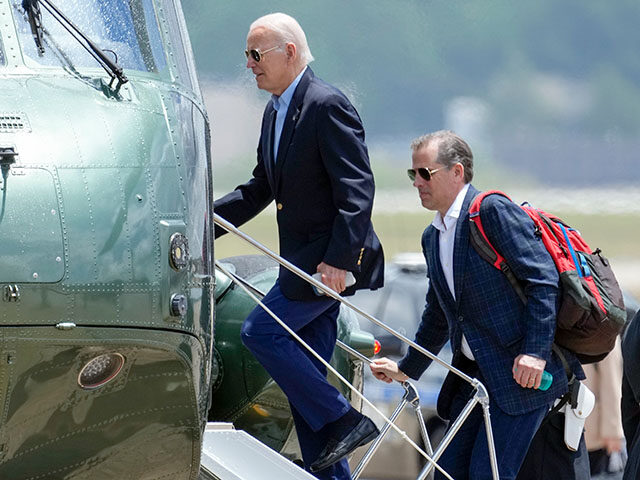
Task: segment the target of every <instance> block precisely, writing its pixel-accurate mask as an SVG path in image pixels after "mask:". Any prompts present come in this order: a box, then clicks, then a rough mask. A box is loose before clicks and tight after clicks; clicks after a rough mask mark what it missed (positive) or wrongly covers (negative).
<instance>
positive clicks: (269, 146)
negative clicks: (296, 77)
mask: <svg viewBox="0 0 640 480" xmlns="http://www.w3.org/2000/svg"><path fill="white" fill-rule="evenodd" d="M275 114H276V112H275V109H274V108H273V104H272V101H271V100H270V101H269V103H268V104H267V107H266V109H265V111H264V115H263V118H262V133H261V136H260V143H259V146H258V164H257V165H256V167H255V169H254V170H253V178H251V180H249V181H248V182H247V183H245V184H244V185H240V186H238V187H237V188H236V189H235V190H234V191H233V192H231V193H229V194H228V195H225V196H224V197H223V198H221V199H220V200H218V201H216V202H215V211H216V213H217V214H218V215H220V216H221V217H223V218H225V219H227V220H228V221H229V222H231V223H232V224H234V225H235V226H239V225H242V224H243V223H245V222H246V221H247V220H250V219H251V218H253V217H254V216H256V215H257V214H258V213H259V212H260V211H262V210H263V209H264V208H265V207H266V206H267V205H268V204H269V203H270V202H271V201H272V200H274V199H275V201H276V205H277V222H278V234H279V240H280V255H282V256H283V257H284V258H286V259H287V260H289V261H290V262H292V263H293V264H294V265H296V266H298V267H299V268H301V269H302V270H304V271H305V272H307V273H310V274H313V273H315V272H316V267H317V265H318V264H319V263H320V262H323V261H324V262H325V263H327V264H329V265H332V266H334V267H338V268H342V269H345V270H348V271H351V272H353V274H354V276H355V277H356V284H355V286H354V287H350V288H348V289H347V290H346V291H345V292H343V295H349V294H352V293H353V292H354V291H355V290H357V289H368V288H372V289H375V288H378V287H381V286H382V284H383V273H384V258H383V254H382V247H381V246H380V242H379V240H378V237H377V236H376V234H375V232H374V231H373V225H372V224H371V220H370V219H371V209H372V206H373V195H374V189H375V186H374V182H373V174H372V172H371V167H370V165H369V157H368V153H367V147H366V145H365V143H364V129H363V127H362V122H361V120H360V117H359V116H358V113H357V112H356V110H355V108H353V106H352V105H351V103H350V102H349V100H348V99H347V98H346V97H345V96H344V95H343V94H342V92H340V91H339V90H338V89H336V88H334V87H332V86H331V85H329V84H327V83H325V82H323V81H322V80H320V79H319V78H317V77H315V76H314V74H313V72H312V71H311V69H310V68H307V71H306V72H305V73H304V75H303V76H302V78H301V79H300V83H299V84H298V86H297V88H296V90H295V93H294V95H293V98H292V99H291V103H290V104H289V108H288V110H287V115H286V118H285V121H284V126H283V128H282V134H281V137H280V143H279V146H278V156H277V158H276V159H275V161H274V159H273V153H272V151H273V139H272V136H273V124H274V123H275ZM223 233H224V232H223V231H222V229H220V228H219V227H216V237H218V236H219V235H221V234H223ZM279 280H280V288H281V290H282V292H283V293H284V295H285V296H287V297H288V298H290V299H294V300H313V299H316V298H317V296H316V295H315V294H314V293H313V291H312V289H311V287H310V285H309V284H308V283H306V282H305V281H303V280H302V279H300V278H299V277H298V276H297V275H295V274H293V273H291V272H289V271H288V270H286V269H284V268H283V267H281V268H280V277H279Z"/></svg>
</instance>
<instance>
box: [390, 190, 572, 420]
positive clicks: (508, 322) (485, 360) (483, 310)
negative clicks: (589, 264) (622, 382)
mask: <svg viewBox="0 0 640 480" xmlns="http://www.w3.org/2000/svg"><path fill="white" fill-rule="evenodd" d="M478 193H479V192H478V190H476V189H475V188H473V186H470V187H469V190H468V192H467V195H466V197H465V199H464V203H463V206H462V210H461V212H460V217H459V219H458V222H457V225H456V233H455V244H454V254H453V273H454V284H455V292H456V299H455V300H454V299H453V296H452V295H451V292H450V291H449V287H448V286H447V282H446V279H445V277H444V273H443V270H442V266H441V263H440V254H439V241H438V238H439V232H438V230H437V229H436V228H435V227H433V225H430V226H429V227H428V228H427V229H426V230H425V231H424V234H423V236H422V248H423V252H424V255H425V258H426V260H427V265H428V269H429V270H428V271H429V279H430V282H429V290H428V292H427V305H426V307H425V310H424V313H423V316H422V321H421V323H420V326H419V328H418V332H417V334H416V343H418V344H419V345H422V346H424V347H425V348H427V349H428V350H430V351H432V352H435V353H438V352H439V351H440V349H441V348H442V346H443V345H444V344H445V343H446V341H447V340H450V341H451V345H452V350H453V351H454V358H455V356H456V353H457V354H458V355H459V354H460V353H459V352H460V349H461V339H462V334H463V333H464V335H465V337H466V339H467V341H468V342H469V346H470V347H471V350H472V352H473V354H474V357H475V359H476V362H477V363H478V367H479V368H480V371H481V373H482V375H483V377H484V378H485V380H486V387H487V389H488V391H489V395H490V397H491V400H492V401H495V402H497V405H498V406H499V407H500V408H501V409H502V410H503V411H505V412H506V413H508V414H512V415H518V414H522V413H526V412H529V411H532V410H534V409H537V408H540V407H542V406H543V405H545V404H548V403H550V402H551V401H552V400H553V399H554V398H556V397H559V396H562V395H563V394H564V393H565V392H566V391H567V376H566V373H565V371H564V368H563V366H562V363H561V361H560V360H559V359H558V358H557V356H556V355H555V354H552V351H551V345H552V342H553V336H554V332H555V316H556V309H557V307H556V303H557V302H556V300H557V296H558V273H557V270H556V268H555V266H554V263H553V260H552V259H551V256H550V255H549V253H548V252H547V250H546V249H545V247H544V245H543V243H542V241H541V240H540V238H539V237H537V236H536V235H535V234H534V224H533V222H532V221H531V219H530V218H529V217H528V215H527V214H526V213H525V212H524V211H523V210H522V209H521V208H520V207H518V206H517V205H515V204H514V203H512V202H510V201H508V200H507V199H505V198H504V197H501V196H498V195H492V196H489V197H487V198H486V199H485V201H484V202H483V204H482V223H483V225H484V227H485V230H486V232H487V235H488V236H489V239H490V240H491V243H492V244H493V245H494V246H495V247H496V249H497V250H498V251H499V252H500V253H501V254H502V255H503V256H504V257H505V259H506V261H507V263H508V264H509V265H510V266H511V268H512V270H513V272H514V274H515V275H516V277H517V278H518V280H519V281H520V283H521V285H522V286H523V287H524V292H525V295H526V296H527V299H528V302H527V304H526V305H524V304H523V303H522V301H521V300H520V299H519V297H518V295H517V294H516V293H515V291H514V289H513V288H512V287H511V285H510V284H509V281H508V280H507V278H506V276H505V275H504V274H503V273H502V272H500V271H499V270H497V269H496V268H494V267H493V266H492V265H490V264H489V263H488V262H486V261H485V260H483V259H482V258H481V257H480V256H479V255H478V254H477V253H476V251H475V250H474V248H473V246H471V244H470V240H469V205H470V204H471V201H472V199H473V198H474V197H475V196H476V195H477V194H478ZM521 353H524V354H530V355H536V356H538V357H541V358H543V359H545V360H546V361H547V365H546V367H545V370H547V371H548V372H550V373H551V374H552V375H553V383H552V386H551V387H550V388H549V389H548V390H547V391H546V392H542V391H540V390H533V389H525V388H522V387H521V386H520V385H518V384H517V383H516V382H515V380H514V379H513V375H512V372H511V369H512V366H513V360H514V359H515V357H516V356H518V355H519V354H521ZM566 356H567V358H568V359H569V360H570V363H571V366H572V369H573V370H574V371H575V373H577V374H578V376H580V377H582V378H584V377H583V375H582V370H581V368H580V366H579V364H578V363H577V361H576V360H575V357H573V355H571V354H570V353H568V352H566ZM428 365H429V360H428V359H427V358H426V357H424V356H423V355H421V354H420V353H419V352H417V351H416V350H414V349H413V348H410V349H409V352H408V353H407V356H405V358H404V359H403V360H402V361H401V362H400V365H399V366H400V369H401V370H402V371H403V372H405V373H406V374H407V375H409V376H410V377H412V378H415V379H417V378H418V377H419V376H420V375H421V374H422V372H423V371H424V369H425V368H426V367H427V366H428Z"/></svg>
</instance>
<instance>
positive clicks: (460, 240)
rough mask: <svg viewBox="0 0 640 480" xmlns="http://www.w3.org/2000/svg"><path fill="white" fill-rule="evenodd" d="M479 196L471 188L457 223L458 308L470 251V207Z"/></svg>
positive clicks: (454, 277)
mask: <svg viewBox="0 0 640 480" xmlns="http://www.w3.org/2000/svg"><path fill="white" fill-rule="evenodd" d="M477 194H478V190H476V189H475V188H473V186H472V185H470V186H469V190H468V191H467V194H466V195H465V197H464V202H462V208H461V209H460V216H459V217H458V221H457V222H456V235H455V243H454V244H453V283H454V288H455V292H456V307H457V306H459V305H460V297H461V296H462V295H461V292H462V279H463V278H464V270H465V267H466V264H467V262H466V259H467V251H468V250H469V206H470V205H471V201H472V200H473V198H474V197H475V196H476V195H477Z"/></svg>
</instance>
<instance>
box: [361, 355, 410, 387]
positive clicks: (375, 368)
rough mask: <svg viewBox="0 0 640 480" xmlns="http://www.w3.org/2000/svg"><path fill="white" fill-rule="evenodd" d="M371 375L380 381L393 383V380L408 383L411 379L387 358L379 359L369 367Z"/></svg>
mask: <svg viewBox="0 0 640 480" xmlns="http://www.w3.org/2000/svg"><path fill="white" fill-rule="evenodd" d="M369 367H370V368H371V373H373V376H374V377H376V378H377V379H378V380H382V381H383V382H387V383H391V382H392V381H393V380H397V381H398V382H406V381H407V380H409V377H408V376H407V375H406V374H405V373H404V372H403V371H402V370H400V369H399V368H398V364H397V363H396V362H394V361H393V360H390V359H388V358H387V357H382V358H378V359H377V360H374V361H373V362H371V364H370V365H369Z"/></svg>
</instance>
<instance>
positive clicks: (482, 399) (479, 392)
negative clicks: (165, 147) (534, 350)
mask: <svg viewBox="0 0 640 480" xmlns="http://www.w3.org/2000/svg"><path fill="white" fill-rule="evenodd" d="M213 221H214V223H215V224H216V225H218V226H220V227H221V228H223V229H224V230H226V231H227V232H230V233H233V234H234V235H236V236H237V237H239V238H241V239H242V240H244V241H246V242H247V243H249V244H251V245H253V246H254V247H255V248H257V249H258V250H260V251H261V252H262V253H264V254H265V255H267V256H268V257H270V258H271V259H273V260H275V261H276V262H277V263H279V264H280V265H282V266H283V267H285V268H286V269H288V270H289V271H291V272H293V273H295V274H296V275H298V276H299V277H300V278H302V279H303V280H305V281H307V282H308V283H309V284H311V285H313V286H314V287H315V288H316V289H318V290H320V291H321V292H323V293H324V294H325V295H327V296H330V297H331V298H333V299H335V300H337V301H338V302H340V303H342V304H343V305H345V306H346V307H347V308H349V309H351V310H353V311H354V312H356V313H358V314H360V315H361V316H362V317H364V318H366V319H367V320H369V321H371V322H372V323H374V324H376V325H378V326H379V327H381V328H383V329H384V330H386V331H387V332H388V333H390V334H391V335H393V336H394V337H396V338H398V339H399V340H401V341H402V342H404V343H406V344H408V345H410V346H411V347H413V348H414V349H415V350H417V351H418V352H420V353H422V354H423V355H425V356H426V357H427V358H429V359H431V360H432V361H435V362H436V363H438V364H440V365H442V366H443V367H444V368H446V369H447V370H449V371H450V372H452V373H454V374H455V375H457V376H459V377H460V378H462V379H463V380H464V381H466V382H468V383H469V384H471V386H472V387H473V388H474V390H475V394H474V396H473V397H472V398H471V399H470V400H469V402H468V403H467V405H466V406H465V408H464V409H463V410H462V412H461V413H460V415H458V417H457V418H456V420H455V421H454V422H453V423H452V424H451V426H450V428H449V429H448V431H447V433H446V434H445V436H444V437H443V439H442V440H441V442H440V444H439V445H438V448H437V449H436V451H435V452H434V454H433V458H431V456H430V455H427V454H426V453H425V452H423V451H422V449H420V447H418V446H417V445H416V444H415V443H414V442H413V441H412V440H411V439H409V438H408V437H407V435H406V433H404V432H402V431H401V430H399V429H398V428H397V427H396V426H395V425H394V424H393V422H390V421H389V419H387V418H386V417H385V416H384V415H383V414H382V412H380V411H379V410H378V409H377V408H376V407H375V406H373V405H372V404H371V402H369V401H368V400H367V399H366V398H364V397H362V394H360V392H359V391H357V389H355V388H354V387H353V386H352V385H351V384H350V383H349V382H348V381H346V380H345V379H344V378H343V377H342V376H341V375H340V374H339V373H338V372H337V371H335V370H334V369H333V368H332V367H331V366H330V365H328V364H327V365H328V367H329V369H330V370H332V371H333V373H334V374H336V375H337V376H338V378H340V379H341V381H343V382H346V384H347V385H348V386H350V387H351V388H352V389H353V390H354V391H355V392H356V394H357V395H359V396H360V397H361V398H362V399H363V400H364V401H365V402H366V403H367V404H368V405H369V406H370V407H371V408H373V410H375V411H376V412H377V413H378V414H379V415H381V416H382V417H383V418H384V419H385V421H386V422H387V424H389V425H390V426H391V428H394V429H395V430H396V431H397V432H398V433H399V434H400V435H401V436H403V438H405V440H407V441H408V442H409V443H410V444H412V446H413V447H414V448H415V449H417V450H418V451H419V452H420V453H421V454H422V455H423V456H424V457H425V458H426V459H427V460H428V462H427V465H425V467H424V468H423V470H422V472H420V475H419V476H418V478H417V480H425V479H426V477H427V475H428V474H429V473H430V472H431V471H432V470H433V469H434V468H437V469H438V470H440V471H441V472H443V473H445V475H446V476H447V477H449V475H448V474H446V472H444V471H443V470H442V469H441V467H440V466H439V465H437V463H436V462H437V461H438V459H439V458H440V456H441V455H442V453H443V452H444V450H445V449H446V447H447V446H448V445H449V443H451V440H452V439H453V437H454V436H455V434H456V433H457V432H458V430H459V429H460V426H461V425H462V423H463V422H464V421H465V420H466V419H467V418H468V417H469V415H470V414H471V411H472V410H473V408H474V407H475V406H476V404H478V403H479V404H480V405H481V406H482V410H483V415H484V422H485V430H486V435H487V445H488V448H489V460H490V463H491V473H492V476H493V479H494V480H498V478H499V476H498V462H497V458H496V452H495V443H494V440H493V430H492V428H491V420H490V413H489V394H488V392H487V389H486V387H485V386H484V384H483V383H482V382H480V380H478V379H477V378H472V377H470V376H469V375H467V374H465V373H464V372H462V371H460V370H459V369H457V368H455V367H454V366H452V365H449V364H448V363H447V362H445V361H444V360H442V359H440V358H438V357H437V356H436V355H434V354H433V353H431V352H430V351H428V350H427V349H426V348H424V347H422V346H420V345H418V344H417V343H416V342H414V341H412V340H410V339H409V338H407V337H405V336H404V335H402V334H400V333H399V332H396V331H395V330H393V329H392V328H390V327H389V326H387V325H385V324H384V323H383V322H381V321H380V320H378V319H377V318H375V317H373V316H372V315H370V314H368V313H367V312H365V311H364V310H362V309H360V308H359V307H357V306H356V305H354V304H352V303H351V302H349V301H348V300H346V299H345V298H343V297H341V296H340V294H338V293H337V292H335V291H334V290H332V289H331V288H329V287H327V286H326V285H325V284H324V283H322V282H319V281H318V280H316V279H315V278H313V277H312V276H311V275H309V274H308V273H306V272H305V271H303V270H301V269H300V268H298V267H297V266H295V265H294V264H292V263H291V262H289V261H288V260H286V259H284V258H282V257H281V256H280V255H278V254H276V253H275V252H272V251H271V250H270V249H268V248H267V247H265V246H264V245H262V244H261V243H260V242H258V241H256V240H254V239H253V238H251V237H250V236H248V235H246V234H245V233H243V232H242V231H240V230H238V229H237V228H236V227H235V226H234V225H233V224H231V223H230V222H228V221H227V220H225V219H224V218H222V217H221V216H219V215H218V214H216V213H214V215H213ZM216 264H217V266H218V267H219V268H220V265H219V263H218V262H216ZM223 273H224V272H223ZM241 286H242V285H241ZM242 287H243V288H244V289H245V291H247V293H250V292H249V291H248V289H246V287H244V286H242ZM250 295H252V296H254V297H255V295H253V294H250ZM255 300H257V302H258V303H259V304H260V305H262V307H263V308H264V309H265V311H267V312H269V313H270V314H271V315H272V316H273V317H274V319H276V320H277V321H278V322H279V323H281V325H282V326H283V327H284V328H285V329H286V330H288V331H289V333H290V334H292V335H293V336H294V337H295V338H296V339H298V341H299V342H301V343H302V344H303V345H305V347H306V348H308V349H309V350H310V351H311V353H312V354H315V355H317V354H316V353H315V351H313V349H311V347H309V346H308V345H307V344H306V343H305V342H304V341H303V340H302V339H301V338H300V337H298V336H297V335H296V334H295V332H293V331H292V330H290V329H289V327H288V326H287V325H286V324H284V323H282V322H281V321H280V319H278V318H277V316H275V314H273V312H270V310H269V309H268V308H267V307H266V306H265V305H264V304H262V302H261V301H260V300H258V299H257V298H255ZM318 358H319V359H320V360H321V361H323V363H326V362H324V360H323V359H322V358H320V357H319V356H318ZM365 358H366V357H365ZM449 478H450V477H449Z"/></svg>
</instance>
